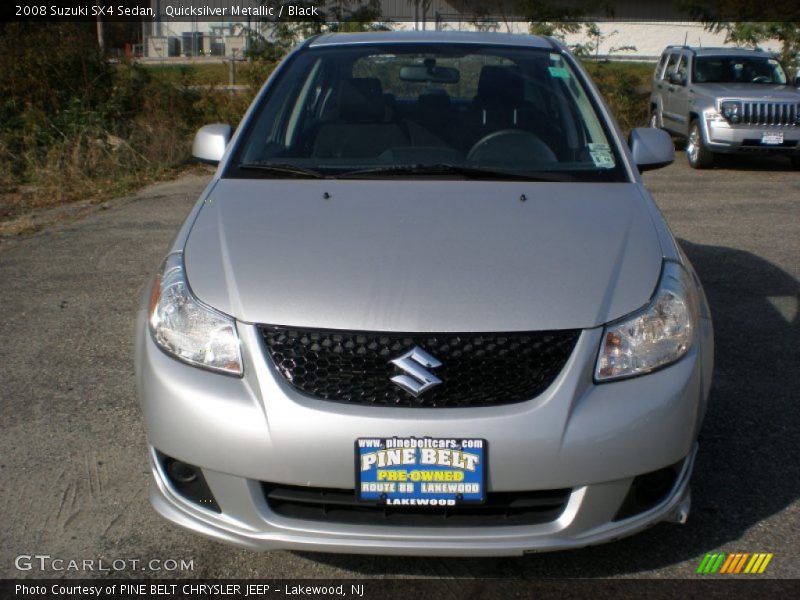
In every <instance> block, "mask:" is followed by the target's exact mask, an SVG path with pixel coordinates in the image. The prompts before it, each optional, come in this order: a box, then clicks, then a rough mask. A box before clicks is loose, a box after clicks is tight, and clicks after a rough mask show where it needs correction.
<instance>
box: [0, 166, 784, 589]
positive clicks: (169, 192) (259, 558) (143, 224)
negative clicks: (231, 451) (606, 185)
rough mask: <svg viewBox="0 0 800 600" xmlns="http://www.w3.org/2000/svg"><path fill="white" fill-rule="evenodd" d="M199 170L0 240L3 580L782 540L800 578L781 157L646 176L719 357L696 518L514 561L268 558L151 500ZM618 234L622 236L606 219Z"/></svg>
mask: <svg viewBox="0 0 800 600" xmlns="http://www.w3.org/2000/svg"><path fill="white" fill-rule="evenodd" d="M207 179H208V176H207V175H190V176H187V177H184V178H182V179H180V180H177V181H173V182H168V183H163V184H158V185H156V186H153V187H151V188H148V189H147V190H145V191H144V192H142V193H141V194H139V195H138V196H136V197H132V198H124V199H119V200H113V201H110V202H108V203H106V204H104V205H102V207H98V208H97V209H96V210H93V211H91V212H90V214H88V215H85V216H83V217H81V218H80V219H79V220H74V221H72V222H69V223H65V224H61V225H57V226H53V227H50V228H48V229H46V230H44V231H42V232H39V233H36V234H31V235H27V236H21V237H17V238H6V239H3V240H2V243H0V281H2V285H1V286H0V303H2V306H3V310H4V315H3V319H2V322H1V323H0V339H2V345H1V346H0V361H1V362H0V364H2V367H0V381H1V382H2V386H0V398H1V399H2V400H1V401H2V410H0V431H2V436H0V514H2V515H3V517H4V518H3V524H2V526H1V527H0V537H1V538H2V540H3V543H2V545H0V576H2V577H41V576H46V577H58V576H70V577H79V576H86V575H91V574H92V573H80V572H74V571H72V572H59V571H53V570H47V571H45V572H41V571H39V570H38V569H35V568H34V569H31V570H27V571H20V570H18V569H17V568H16V567H15V557H17V556H19V555H35V554H47V555H51V556H52V557H61V558H64V559H75V560H85V559H94V560H99V559H103V560H106V561H111V560H114V559H139V560H141V561H142V562H143V563H147V562H148V561H151V560H153V559H156V560H159V561H162V563H160V564H163V561H166V560H177V561H180V560H181V559H184V560H192V561H193V562H192V565H193V569H192V570H191V571H190V572H181V571H168V572H167V571H164V570H163V569H162V570H157V569H150V570H148V571H147V572H144V573H142V572H135V573H134V572H132V571H127V572H121V573H117V575H119V576H126V575H127V576H134V575H145V576H179V577H188V576H192V577H270V578H272V577H286V578H297V577H362V576H366V577H372V576H404V577H406V576H411V577H437V578H441V577H526V578H534V577H658V578H667V577H694V576H695V574H694V573H695V570H696V568H697V566H698V564H699V562H700V560H701V559H702V557H703V556H704V555H705V553H706V552H711V551H724V552H734V551H744V552H771V553H774V555H775V556H774V558H773V560H772V562H771V564H770V566H769V569H768V571H767V575H769V576H773V577H800V559H798V556H797V554H796V551H797V548H798V547H800V462H798V460H797V441H798V433H797V432H798V431H800V409H799V408H798V401H800V395H799V394H798V389H800V349H799V348H800V326H799V324H800V319H799V318H798V310H799V300H800V284H799V283H798V277H800V173H798V172H797V171H794V170H792V169H791V167H790V165H789V162H788V160H779V159H743V158H728V159H725V160H723V161H720V164H719V165H718V167H717V168H715V169H713V170H709V171H692V170H690V169H689V168H688V166H687V165H686V160H685V157H683V156H682V155H680V156H678V160H677V161H676V164H675V165H673V166H671V167H669V168H666V169H663V170H660V171H654V172H652V173H647V174H646V181H647V183H648V185H649V187H650V189H651V191H652V192H653V194H654V196H655V198H656V200H657V202H658V204H659V205H660V207H661V209H662V210H663V212H664V214H665V215H666V217H667V219H668V221H669V223H670V225H671V227H672V229H673V231H674V233H675V234H676V236H677V237H678V238H679V239H680V240H681V244H682V246H683V248H684V250H685V252H686V253H687V255H688V256H689V257H690V259H691V260H692V262H693V263H694V265H695V267H696V269H697V271H698V273H699V275H700V278H701V280H702V281H703V284H704V286H705V289H706V293H707V295H708V298H709V302H710V305H711V310H712V314H713V317H714V325H715V334H716V351H717V352H716V371H715V380H714V386H713V390H712V394H711V399H710V408H709V411H708V414H707V417H706V421H705V425H704V429H703V431H702V433H701V436H700V454H699V457H698V461H697V466H696V470H695V475H694V479H693V497H694V507H693V511H692V514H691V516H690V520H689V523H688V524H687V525H685V526H682V527H681V526H677V525H670V524H660V525H657V526H655V527H653V528H651V529H649V530H648V531H646V532H644V533H641V534H639V535H637V536H634V537H631V538H627V539H624V540H620V541H617V542H614V543H612V544H608V545H604V546H598V547H592V548H586V549H582V550H577V551H572V552H558V553H551V554H535V555H527V556H525V557H523V558H515V559H507V558H502V559H496V558H491V559H440V558H437V559H431V558H390V557H378V556H348V555H325V554H311V553H292V552H273V553H265V554H254V553H251V552H247V551H242V550H238V549H234V548H229V547H226V546H222V545H219V544H217V543H215V542H211V541H207V540H205V539H201V538H199V537H196V536H194V535H192V534H189V533H185V532H183V531H182V530H180V529H178V528H176V527H174V526H172V525H171V524H168V523H167V522H166V521H163V520H162V519H161V518H160V517H158V516H157V515H156V513H155V512H154V511H153V510H152V509H151V508H150V506H149V503H148V500H147V487H148V486H149V485H150V476H149V473H148V467H147V455H146V450H145V438H144V430H143V427H142V422H141V418H140V414H139V409H138V406H137V404H136V399H135V392H134V378H133V319H134V314H135V311H136V309H137V306H138V304H139V301H140V297H141V294H142V291H143V289H144V286H145V283H146V281H147V279H148V277H149V276H150V275H151V273H152V271H153V270H154V268H155V267H156V266H157V264H158V262H159V259H160V257H161V255H162V253H163V251H164V249H165V247H166V245H167V243H168V242H169V240H170V239H171V238H172V236H173V235H174V233H175V231H176V229H177V227H178V225H179V224H180V223H181V221H182V220H183V218H184V216H185V215H186V213H187V211H188V210H189V208H190V207H191V205H192V204H193V202H194V200H195V198H196V197H197V195H198V194H199V192H200V191H201V190H202V188H203V187H204V185H205V183H206V181H207ZM609 233H610V234H613V232H609Z"/></svg>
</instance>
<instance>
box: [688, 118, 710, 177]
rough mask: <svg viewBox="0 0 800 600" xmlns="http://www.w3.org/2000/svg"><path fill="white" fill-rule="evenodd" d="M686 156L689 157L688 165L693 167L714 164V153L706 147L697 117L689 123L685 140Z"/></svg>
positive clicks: (701, 167) (705, 166)
mask: <svg viewBox="0 0 800 600" xmlns="http://www.w3.org/2000/svg"><path fill="white" fill-rule="evenodd" d="M686 156H687V158H688V159H689V166H690V167H692V168H693V169H708V168H709V167H710V166H712V165H713V164H714V153H713V152H711V150H709V149H708V146H706V143H705V140H703V132H702V131H700V123H699V122H698V121H697V119H695V120H693V121H692V123H691V125H689V138H688V139H687V140H686Z"/></svg>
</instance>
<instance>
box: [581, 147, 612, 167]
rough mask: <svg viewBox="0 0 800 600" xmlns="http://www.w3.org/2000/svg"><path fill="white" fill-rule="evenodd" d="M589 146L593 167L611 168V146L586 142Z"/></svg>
mask: <svg viewBox="0 0 800 600" xmlns="http://www.w3.org/2000/svg"><path fill="white" fill-rule="evenodd" d="M587 147H588V148H589V156H591V157H592V162H593V163H594V166H595V167H600V168H601V169H613V168H614V165H615V164H616V163H615V162H614V155H613V154H612V153H611V148H610V147H609V145H608V144H587Z"/></svg>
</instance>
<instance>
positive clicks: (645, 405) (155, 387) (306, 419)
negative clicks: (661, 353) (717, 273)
mask: <svg viewBox="0 0 800 600" xmlns="http://www.w3.org/2000/svg"><path fill="white" fill-rule="evenodd" d="M144 323H145V322H144V315H143V314H140V321H139V326H138V328H137V349H136V353H137V388H138V393H139V400H140V403H141V405H142V409H143V414H144V417H145V422H146V428H147V431H148V437H149V443H150V446H151V455H152V460H151V463H152V470H153V475H154V479H155V483H156V485H155V486H154V487H152V489H151V494H150V498H151V502H152V504H153V506H154V507H155V508H156V510H157V511H158V512H159V513H160V514H161V515H162V516H164V517H165V518H167V519H168V520H170V521H172V522H174V523H176V524H178V525H180V526H182V527H185V528H187V529H189V530H191V531H193V532H195V533H198V534H202V535H205V536H208V537H211V538H214V539H217V540H219V541H223V542H228V543H232V544H236V545H239V546H244V547H247V548H251V549H257V550H273V549H295V550H314V551H322V552H347V553H370V554H376V553H383V554H408V555H412V554H416V555H517V554H521V553H523V552H526V551H545V550H558V549H566V548H574V547H580V546H586V545H591V544H596V543H600V542H605V541H610V540H613V539H616V538H619V537H623V536H626V535H630V534H632V533H635V532H637V531H639V530H641V529H643V528H645V527H647V526H649V525H652V524H654V523H657V522H659V521H662V520H665V519H670V518H672V517H673V515H674V513H675V512H676V510H678V509H679V508H680V507H684V508H685V504H686V503H687V501H688V493H689V492H688V490H689V487H688V486H689V477H690V475H691V471H692V467H693V464H694V456H695V453H696V439H697V435H698V432H699V428H700V425H701V422H702V418H703V415H704V413H705V408H706V399H707V396H708V390H709V386H710V377H711V369H712V362H713V357H712V349H711V348H712V337H711V336H712V333H711V324H710V322H709V321H706V320H703V321H701V323H702V327H701V335H700V340H699V343H698V344H696V345H695V346H694V347H693V348H692V350H691V351H690V352H689V353H688V354H687V355H686V356H685V357H684V358H683V359H682V360H680V361H678V362H677V363H675V364H674V365H672V366H670V367H668V368H665V369H662V370H660V371H657V372H655V373H652V374H650V375H647V376H644V377H637V378H633V379H628V380H623V381H618V382H615V383H607V384H603V385H596V384H594V383H593V381H592V371H593V367H594V363H595V359H596V354H597V349H598V347H599V345H600V338H601V335H602V329H592V330H585V331H584V332H583V333H582V335H581V336H580V339H579V340H578V343H577V345H576V347H575V349H574V351H573V353H572V356H571V357H570V359H569V360H568V362H567V364H566V366H565V368H564V369H563V371H562V372H561V374H560V375H559V376H558V378H557V379H556V380H555V381H554V382H553V384H552V385H551V386H550V387H549V388H548V389H547V390H546V391H545V392H544V393H542V394H541V395H540V396H538V397H537V398H534V399H532V400H529V401H527V402H522V403H519V404H511V405H504V406H497V407H491V408H454V409H410V408H378V407H368V406H353V405H348V404H340V403H332V402H326V401H321V400H315V399H311V398H308V397H305V396H303V395H301V394H299V393H297V392H296V391H294V390H293V389H292V388H290V387H289V386H288V385H287V384H286V382H285V381H283V380H282V378H281V376H280V375H279V374H278V373H277V371H276V370H275V369H274V367H273V366H272V365H271V363H270V362H269V360H268V359H266V358H265V356H266V355H265V353H264V351H263V347H262V341H261V339H260V337H259V335H258V332H257V329H256V327H255V326H252V325H248V324H239V333H240V336H241V338H242V349H243V355H244V360H245V376H244V377H243V378H235V377H228V376H224V375H218V374H214V373H211V372H208V371H204V370H201V369H198V368H194V367H191V366H188V365H186V364H183V363H181V362H178V361H176V360H174V359H172V358H171V357H169V356H167V355H166V354H164V353H163V352H162V351H160V350H159V349H158V348H157V347H156V346H155V344H154V343H153V342H152V339H151V337H150V335H149V334H148V333H147V328H146V326H145V324H144ZM367 436H368V437H392V436H408V437H410V436H430V437H452V436H462V437H464V438H484V439H487V440H488V441H489V444H490V448H491V451H490V453H489V457H488V460H489V462H488V489H489V491H490V492H493V491H496V492H497V491H520V490H550V489H556V488H569V489H570V490H571V492H570V494H569V497H568V500H567V502H566V505H565V508H564V510H563V512H562V513H561V515H560V516H559V517H558V518H557V519H555V520H553V521H551V522H547V523H540V524H535V525H502V526H480V527H409V526H402V527H400V526H394V525H392V526H387V525H373V524H369V525H364V524H358V525H356V524H343V523H338V522H325V521H322V522H321V521H311V520H303V519H295V518H288V517H286V516H284V515H281V514H277V513H276V512H274V511H272V510H271V509H270V506H269V504H268V503H267V501H266V498H265V495H264V492H263V488H262V485H261V484H262V482H271V483H280V484H286V485H293V486H315V487H321V488H337V489H350V490H352V489H353V488H354V487H355V474H354V469H353V461H354V456H353V452H354V449H353V443H354V440H355V439H356V438H358V437H367ZM156 449H157V450H158V451H159V452H161V453H164V454H166V455H169V456H171V457H174V458H176V459H179V460H181V461H185V462H187V463H190V464H192V465H196V466H198V467H200V468H201V469H202V472H203V474H204V476H205V479H206V481H207V483H208V486H209V488H210V490H211V492H212V493H213V495H214V498H215V499H216V502H217V503H218V505H219V507H220V509H221V512H219V513H216V512H213V511H211V510H209V509H207V508H204V507H202V506H200V505H198V504H195V503H193V502H191V501H189V500H187V499H185V498H184V497H182V496H181V495H180V494H179V493H177V492H176V491H175V489H173V487H172V486H171V484H170V482H169V480H168V478H167V477H165V475H164V472H163V470H162V466H161V465H160V464H159V461H158V460H157V459H156V453H155V450H156ZM681 461H682V466H681V467H680V471H679V473H678V476H677V479H676V481H675V483H674V485H673V487H672V489H671V491H670V492H669V493H668V494H667V495H666V496H665V497H664V498H663V500H661V501H660V502H659V503H658V504H657V505H656V506H653V507H651V508H649V509H648V510H646V511H644V512H641V513H638V514H635V515H634V516H631V517H629V518H626V519H623V520H619V521H615V520H614V518H615V515H616V514H617V512H618V510H619V509H620V507H621V505H622V503H623V500H624V499H625V497H626V495H627V493H628V491H629V489H630V487H631V483H632V481H633V479H634V477H636V476H637V475H641V474H644V473H648V472H651V471H655V470H658V469H661V468H663V467H665V466H668V465H673V464H675V463H678V462H681Z"/></svg>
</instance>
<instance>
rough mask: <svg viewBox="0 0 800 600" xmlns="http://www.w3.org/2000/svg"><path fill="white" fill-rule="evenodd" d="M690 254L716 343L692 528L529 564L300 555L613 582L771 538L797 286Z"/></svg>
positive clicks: (793, 438) (697, 251)
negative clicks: (760, 533) (744, 541)
mask: <svg viewBox="0 0 800 600" xmlns="http://www.w3.org/2000/svg"><path fill="white" fill-rule="evenodd" d="M681 245H682V247H683V248H684V250H685V251H686V254H687V255H688V256H689V258H690V260H691V261H692V263H693V264H694V266H695V268H696V270H697V272H698V274H699V276H700V279H701V280H702V282H703V285H704V288H705V291H706V294H707V296H708V301H709V304H710V306H711V312H712V316H713V319H714V332H715V336H716V368H715V372H714V384H713V387H712V390H711V398H710V401H709V409H708V413H707V415H706V418H705V423H704V426H703V430H702V432H701V434H700V454H699V456H698V459H697V463H696V467H695V472H694V477H693V480H692V482H693V485H692V491H693V500H694V506H693V509H692V514H691V516H690V519H689V523H688V524H687V525H685V526H678V525H672V524H665V523H662V524H659V525H656V526H655V527H653V528H651V529H649V530H647V531H645V532H642V533H640V534H638V535H635V536H632V537H629V538H626V539H624V540H620V541H618V542H614V543H611V544H605V545H601V546H595V547H590V548H584V549H581V550H574V551H568V552H556V553H545V554H532V555H527V556H524V557H522V558H476V559H455V558H413V557H381V556H353V555H333V554H315V553H298V554H300V555H302V556H304V557H306V558H308V559H309V560H312V561H317V562H322V563H326V564H329V565H331V566H335V567H337V568H341V569H346V570H351V571H355V572H358V573H363V574H368V575H388V576H392V575H408V576H422V577H429V576H440V577H607V576H614V575H625V574H628V573H638V572H642V571H648V570H651V569H657V568H661V567H665V566H669V565H673V564H676V563H679V562H683V561H691V560H692V559H693V558H695V557H702V555H703V554H704V553H705V552H708V551H711V550H714V549H715V548H718V547H719V546H721V545H723V544H726V543H729V542H735V541H736V540H737V539H739V538H741V536H742V535H743V534H744V533H745V531H746V530H748V529H749V528H751V527H755V526H764V527H766V526H768V525H767V524H765V523H763V522H764V520H765V519H767V518H768V517H770V516H772V515H774V514H776V513H777V512H780V511H782V510H783V509H785V508H786V507H787V506H788V505H789V504H791V503H792V502H794V501H795V500H797V499H798V497H800V462H798V461H797V432H798V431H800V409H798V405H797V402H798V395H797V390H798V389H800V364H799V363H800V360H799V359H798V357H800V351H798V340H800V321H799V320H798V303H799V301H800V284H798V282H797V280H796V279H795V278H793V277H792V276H791V275H789V274H788V273H786V272H784V271H782V270H781V269H780V268H778V267H776V266H775V265H773V264H771V263H769V262H767V261H765V260H763V259H761V258H759V257H758V256H755V255H753V254H751V253H748V252H745V251H741V250H735V249H731V248H724V247H714V246H703V245H698V244H692V243H689V242H686V241H681ZM738 549H739V550H743V551H760V552H768V551H770V549H769V548H738ZM698 560H699V558H698ZM690 568H691V570H690V571H688V570H687V572H686V574H687V575H689V574H690V573H692V572H693V571H694V565H693V564H692V566H691V567H690Z"/></svg>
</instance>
